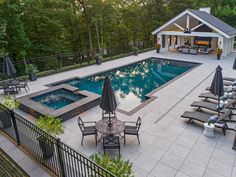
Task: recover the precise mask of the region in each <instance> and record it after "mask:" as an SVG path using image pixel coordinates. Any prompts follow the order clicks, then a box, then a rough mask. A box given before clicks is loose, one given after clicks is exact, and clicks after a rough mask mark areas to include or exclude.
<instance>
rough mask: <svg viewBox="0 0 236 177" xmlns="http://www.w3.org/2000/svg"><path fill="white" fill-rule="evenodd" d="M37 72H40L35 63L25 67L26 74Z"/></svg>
mask: <svg viewBox="0 0 236 177" xmlns="http://www.w3.org/2000/svg"><path fill="white" fill-rule="evenodd" d="M37 72H38V69H37V67H36V66H35V65H34V64H29V65H27V67H26V69H25V73H26V74H35V73H37Z"/></svg>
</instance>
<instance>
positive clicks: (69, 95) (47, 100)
mask: <svg viewBox="0 0 236 177" xmlns="http://www.w3.org/2000/svg"><path fill="white" fill-rule="evenodd" d="M83 98H85V96H84V95H81V94H74V93H73V92H71V91H69V90H65V89H58V90H55V91H52V92H49V93H45V94H42V95H39V96H36V97H33V98H32V100H34V101H36V102H39V103H41V104H42V105H44V106H47V107H48V108H50V109H53V110H57V109H60V108H62V107H65V106H67V105H69V104H71V103H74V102H76V101H79V100H81V99H83Z"/></svg>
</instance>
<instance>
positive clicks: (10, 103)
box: [1, 95, 20, 110]
mask: <svg viewBox="0 0 236 177" xmlns="http://www.w3.org/2000/svg"><path fill="white" fill-rule="evenodd" d="M1 104H3V105H4V106H6V107H7V108H9V109H12V110H13V109H17V108H19V106H20V103H19V101H18V100H16V99H15V98H14V97H12V96H10V95H7V96H5V97H4V98H3V99H2V101H1Z"/></svg>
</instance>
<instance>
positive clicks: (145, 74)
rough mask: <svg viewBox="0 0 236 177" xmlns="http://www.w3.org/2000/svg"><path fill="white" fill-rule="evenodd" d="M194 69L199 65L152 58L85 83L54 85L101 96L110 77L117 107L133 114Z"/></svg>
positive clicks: (73, 81) (71, 81) (100, 74)
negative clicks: (151, 95) (151, 96)
mask: <svg viewBox="0 0 236 177" xmlns="http://www.w3.org/2000/svg"><path fill="white" fill-rule="evenodd" d="M195 65H196V63H190V62H182V61H175V60H166V59H157V58H150V59H147V60H144V61H141V62H137V63H134V64H130V65H127V66H124V67H120V68H117V69H114V70H111V71H107V72H103V73H99V74H96V75H93V76H90V77H86V78H83V79H78V78H75V79H71V80H67V81H63V82H60V83H57V84H54V85H59V84H62V83H63V84H69V85H71V86H74V87H77V88H79V89H80V90H87V91H90V92H94V93H97V94H100V95H101V94H102V87H103V83H104V78H105V77H106V76H107V75H108V76H109V77H110V79H111V83H112V87H113V89H114V92H115V95H116V98H117V102H118V107H119V108H120V109H122V110H125V111H131V110H132V109H133V108H135V107H137V106H138V105H140V104H141V103H142V102H143V101H145V100H146V97H145V95H146V94H148V93H149V92H151V91H153V90H154V89H156V88H158V87H160V86H162V85H163V84H165V83H167V82H169V81H170V80H172V79H174V78H176V77H177V76H179V75H180V74H182V73H184V72H186V71H187V70H189V69H191V68H193V67H194V66H195Z"/></svg>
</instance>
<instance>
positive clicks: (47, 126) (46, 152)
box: [35, 115, 64, 159]
mask: <svg viewBox="0 0 236 177" xmlns="http://www.w3.org/2000/svg"><path fill="white" fill-rule="evenodd" d="M35 124H36V126H37V127H39V128H40V129H42V130H44V131H45V132H47V133H48V134H49V135H51V136H53V137H56V136H57V135H59V134H61V133H63V132H64V126H63V123H62V121H61V119H59V118H56V117H54V116H51V115H45V116H41V117H39V118H38V119H37V120H36V122H35ZM37 140H38V141H39V146H40V148H41V150H42V153H43V158H44V159H49V158H51V157H52V156H53V153H54V144H53V143H52V142H50V140H49V137H47V136H40V137H38V138H37Z"/></svg>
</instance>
